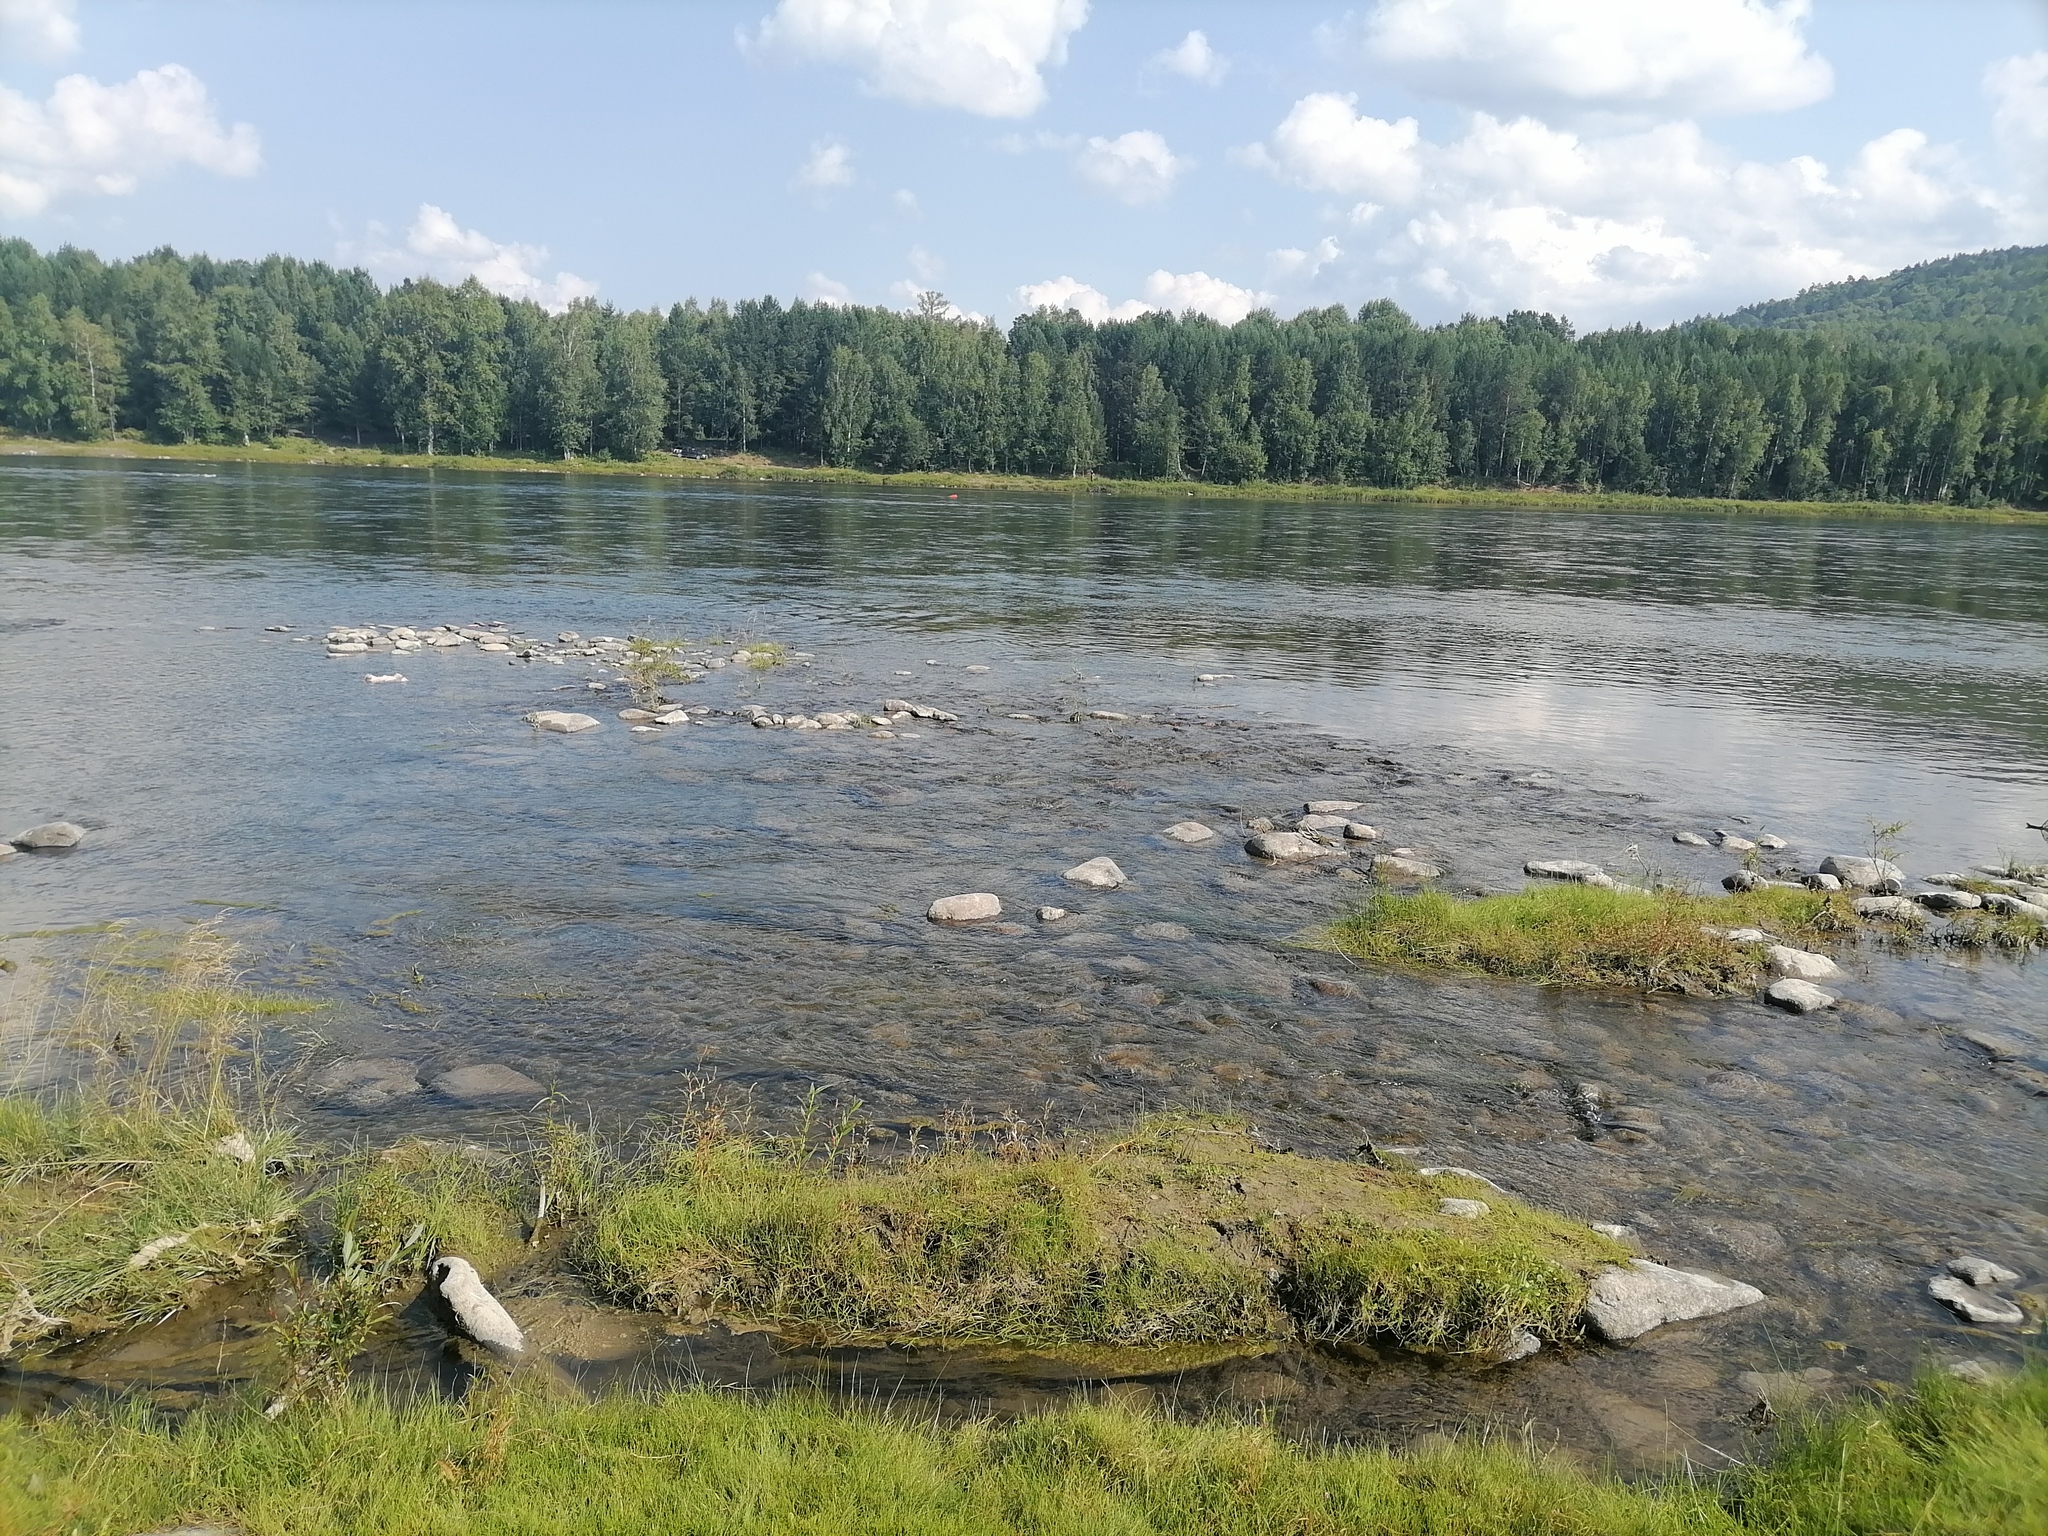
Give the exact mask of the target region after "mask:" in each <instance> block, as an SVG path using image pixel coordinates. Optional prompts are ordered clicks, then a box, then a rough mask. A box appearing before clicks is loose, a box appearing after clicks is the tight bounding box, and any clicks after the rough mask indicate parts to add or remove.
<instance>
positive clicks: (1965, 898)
mask: <svg viewBox="0 0 2048 1536" xmlns="http://www.w3.org/2000/svg"><path fill="white" fill-rule="evenodd" d="M1913 899H1914V900H1915V901H1917V902H1919V903H1920V905H1921V906H1923V907H1925V908H1927V910H1928V911H1930V912H1974V911H1976V910H1977V909H1978V908H1979V907H1981V906H1983V905H1984V898H1983V897H1982V896H1979V895H1978V894H1977V893H1976V892H1975V891H1921V892H1920V893H1919V894H1918V895H1916V896H1915V897H1914V898H1913Z"/></svg>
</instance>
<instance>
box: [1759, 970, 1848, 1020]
mask: <svg viewBox="0 0 2048 1536" xmlns="http://www.w3.org/2000/svg"><path fill="white" fill-rule="evenodd" d="M1764 998H1765V1000H1766V1001H1768V1002H1771V1003H1774V1004H1776V1005H1777V1006H1778V1007H1780V1008H1784V1009H1787V1010H1789V1011H1790V1012H1792V1013H1818V1012H1819V1011H1820V1010H1821V1009H1823V1008H1832V1007H1834V1006H1835V995H1834V994H1833V993H1832V992H1823V991H1822V990H1821V989H1820V988H1819V987H1816V986H1815V985H1814V984H1813V983H1812V982H1810V981H1801V980H1799V979H1798V978H1797V977H1794V976H1782V977H1780V978H1779V979H1778V980H1776V981H1774V982H1772V983H1771V984H1770V985H1769V986H1768V987H1766V988H1764Z"/></svg>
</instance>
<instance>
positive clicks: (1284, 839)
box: [1244, 832, 1331, 864]
mask: <svg viewBox="0 0 2048 1536" xmlns="http://www.w3.org/2000/svg"><path fill="white" fill-rule="evenodd" d="M1244 851H1245V852H1246V853H1248V854H1250V855H1251V856H1252V857H1253V858H1255V859H1265V860H1267V861H1268V862H1269V863H1273V864H1298V863H1300V862H1302V861H1303V860H1305V859H1320V858H1324V857H1326V856H1327V855H1328V854H1329V853H1330V851H1331V850H1330V847H1329V845H1328V844H1327V843H1320V842H1318V841H1316V839H1314V838H1312V837H1310V836H1309V835H1308V834H1307V833H1306V832H1258V833H1254V834H1253V835H1252V836H1251V837H1249V838H1247V839H1245V845H1244Z"/></svg>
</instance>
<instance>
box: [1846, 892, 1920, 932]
mask: <svg viewBox="0 0 2048 1536" xmlns="http://www.w3.org/2000/svg"><path fill="white" fill-rule="evenodd" d="M1849 905H1850V906H1851V907H1852V908H1854V909H1855V912H1856V915H1857V916H1858V917H1865V918H1869V919H1870V920H1871V921H1872V922H1876V923H1904V924H1905V925H1906V926H1908V927H1909V928H1917V927H1922V926H1924V925H1925V924H1927V923H1931V922H1933V921H1934V919H1933V917H1932V916H1930V915H1929V914H1928V911H1927V909H1926V908H1925V907H1923V906H1921V905H1920V904H1919V903H1918V902H1915V901H1913V900H1911V899H1910V898H1908V897H1905V896H1858V897H1857V898H1856V899H1855V900H1854V901H1853V902H1851V903H1850V904H1849Z"/></svg>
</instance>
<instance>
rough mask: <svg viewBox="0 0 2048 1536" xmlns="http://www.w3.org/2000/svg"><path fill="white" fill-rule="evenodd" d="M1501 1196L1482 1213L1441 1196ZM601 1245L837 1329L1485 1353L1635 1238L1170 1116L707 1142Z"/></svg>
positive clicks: (1557, 1324) (627, 1259)
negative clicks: (1033, 1135) (815, 1145)
mask: <svg viewBox="0 0 2048 1536" xmlns="http://www.w3.org/2000/svg"><path fill="white" fill-rule="evenodd" d="M1475 1192H1477V1193H1483V1194H1484V1196H1485V1199H1486V1201H1487V1204H1488V1205H1489V1206H1490V1207H1491V1210H1492V1214H1491V1215H1489V1216H1487V1217H1485V1218H1483V1219H1482V1220H1480V1221H1477V1222H1474V1221H1468V1220H1463V1219H1460V1218H1456V1217H1446V1216H1443V1215H1440V1214H1439V1212H1438V1209H1437V1204H1438V1201H1439V1200H1440V1199H1441V1198H1442V1197H1443V1196H1445V1195H1453V1194H1456V1195H1464V1194H1471V1193H1475ZM588 1256H589V1259H590V1261H591V1262H592V1264H593V1265H594V1267H595V1268H596V1270H597V1272H598V1273H599V1274H600V1275H601V1276H603V1277H604V1279H605V1280H606V1282H607V1283H608V1284H609V1285H610V1286H611V1287H612V1289H613V1290H614V1291H616V1292H617V1293H619V1294H620V1295H622V1296H624V1297H626V1298H627V1299H630V1300H632V1301H635V1302H637V1303H640V1304H644V1305H652V1306H657V1307H662V1308H665V1309H669V1310H673V1311H677V1312H681V1313H685V1314H688V1315H694V1316H710V1315H720V1316H727V1317H738V1318H747V1319H752V1320H758V1321H766V1322H772V1323H776V1324H779V1325H782V1326H785V1327H789V1326H795V1327H800V1328H809V1329H812V1330H815V1331H816V1332H818V1333H819V1334H820V1335H822V1336H825V1337H828V1338H832V1339H838V1340H845V1339H857V1338H871V1337H881V1338H896V1339H962V1340H964V1339H987V1340H996V1341H1003V1342H1011V1343H1019V1344H1046V1343H1106V1344H1133V1343H1168V1342H1212V1341H1222V1340H1235V1339H1260V1338H1274V1337H1283V1336H1287V1335H1290V1334H1296V1333H1309V1334H1316V1335H1329V1336H1335V1335H1342V1336H1362V1335H1365V1334H1373V1335H1377V1336H1382V1337H1389V1338H1392V1339H1395V1340H1398V1341H1401V1342H1404V1343H1408V1344H1412V1345H1415V1346H1416V1347H1421V1348H1431V1349H1446V1350H1490V1349H1497V1348H1499V1347H1501V1346H1503V1345H1504V1344H1505V1343H1506V1342H1507V1341H1508V1340H1509V1339H1510V1338H1512V1337H1513V1336H1514V1334H1515V1333H1517V1332H1519V1331H1520V1330H1522V1329H1524V1328H1527V1329H1532V1330H1534V1331H1535V1332H1537V1333H1538V1334H1539V1335H1541V1336H1544V1337H1549V1338H1556V1337H1559V1336H1562V1335H1564V1334H1565V1333H1567V1332H1569V1331H1570V1330H1571V1329H1572V1327H1573V1326H1574V1323H1575V1320H1576V1317H1577V1314H1578V1309H1579V1304H1580V1302H1581V1300H1582V1299H1583V1297H1584V1294H1585V1286H1586V1281H1587V1277H1588V1276H1590V1274H1591V1273H1592V1272H1593V1271H1594V1270H1595V1269H1597V1268H1598V1266H1599V1265H1600V1264H1602V1263H1608V1262H1614V1261H1616V1260H1618V1259H1621V1258H1623V1257H1625V1254H1624V1252H1623V1250H1621V1249H1620V1248H1618V1247H1617V1246H1616V1245H1614V1244H1612V1243H1610V1242H1608V1241H1607V1240H1606V1239H1604V1238H1602V1237H1600V1236H1598V1235H1597V1234H1595V1233H1593V1232H1591V1231H1590V1230H1588V1229H1587V1228H1585V1227H1583V1226H1581V1225H1579V1224H1578V1223H1576V1222H1572V1221H1569V1220H1566V1219H1564V1218H1560V1217H1555V1216H1551V1215H1547V1214H1544V1213H1540V1212H1536V1211H1531V1210H1529V1209H1527V1208H1526V1207H1523V1206H1521V1205H1519V1204H1517V1203H1516V1202H1514V1201H1512V1200H1508V1199H1506V1198H1504V1197H1502V1196H1500V1195H1499V1194H1497V1193H1495V1192H1494V1191H1492V1190H1489V1189H1484V1188H1483V1187H1478V1186H1474V1187H1471V1188H1468V1187H1467V1186H1466V1185H1465V1183H1464V1181H1462V1180H1455V1179H1424V1178H1422V1177H1421V1176H1419V1175H1418V1174H1415V1173H1412V1172H1408V1171H1405V1170H1385V1169H1379V1168H1370V1167H1366V1166H1364V1165H1361V1164H1353V1163H1336V1162H1327V1161H1320V1160H1316V1159H1311V1158H1305V1157H1298V1156H1295V1155H1293V1154H1291V1153H1279V1152H1267V1151H1262V1150H1260V1149H1259V1148H1258V1147H1257V1146H1256V1145H1255V1144H1254V1143H1253V1141H1252V1140H1251V1138H1250V1136H1249V1135H1247V1134H1246V1133H1245V1131H1244V1130H1243V1129H1241V1128H1240V1127H1238V1126H1236V1125H1233V1124H1230V1123H1228V1122H1224V1121H1199V1120H1198V1121H1186V1120H1179V1121H1160V1122H1153V1123H1151V1124H1148V1125H1147V1126H1146V1127H1145V1128H1143V1129H1142V1130H1141V1131H1140V1133H1139V1134H1138V1135H1136V1136H1134V1137H1132V1138H1130V1139H1128V1140H1126V1141H1123V1142H1120V1143H1118V1144H1116V1145H1114V1146H1112V1147H1109V1148H1107V1149H1104V1150H1100V1151H1096V1150H1092V1149H1080V1148H1075V1147H1072V1146H1059V1147H1054V1148H1050V1149H1044V1150H1039V1151H1032V1152H1028V1153H1025V1154H1023V1155H1022V1156H1019V1157H1017V1158H1015V1159H1005V1158H1002V1157H999V1156H996V1155H993V1154H990V1153H986V1152H981V1151H975V1150H953V1151H948V1152H943V1153H940V1154H937V1155H934V1156H921V1157H914V1158H909V1159H906V1160H904V1161H902V1162H898V1163H895V1164H892V1165H889V1166H887V1167H883V1168H875V1169H867V1168H863V1169H854V1170H849V1171H823V1170H820V1169H819V1168H817V1167H816V1166H809V1165H803V1164H800V1163H792V1162H790V1161H788V1160H786V1159H784V1158H782V1157H780V1156H778V1155H776V1153H775V1151H774V1150H773V1148H772V1147H770V1146H768V1145H767V1144H765V1143H763V1142H761V1141H758V1140H755V1139H752V1138H747V1137H742V1136H727V1137H720V1138H717V1139H713V1140H709V1141H706V1140H701V1139H692V1140H690V1141H688V1142H687V1144H685V1145H679V1146H678V1147H676V1148H675V1149H674V1150H673V1152H672V1153H671V1154H670V1155H669V1156H667V1157H665V1158H663V1159H660V1160H659V1161H658V1162H657V1164H656V1165H655V1166H654V1167H653V1168H652V1170H651V1171H650V1172H649V1173H648V1175H647V1176H646V1177H645V1178H644V1179H643V1180H641V1181H639V1182H638V1183H637V1184H635V1185H634V1186H632V1187H629V1188H627V1189H625V1190H623V1191H621V1192H620V1193H619V1194H618V1195H616V1196H615V1197H614V1198H613V1199H611V1200H610V1201H609V1202H607V1204H606V1205H605V1207H604V1208H603V1209H602V1210H601V1211H600V1212H599V1213H598V1215H597V1217H596V1220H595V1222H594V1225H593V1229H592V1233H591V1237H590V1241H589V1246H588Z"/></svg>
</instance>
